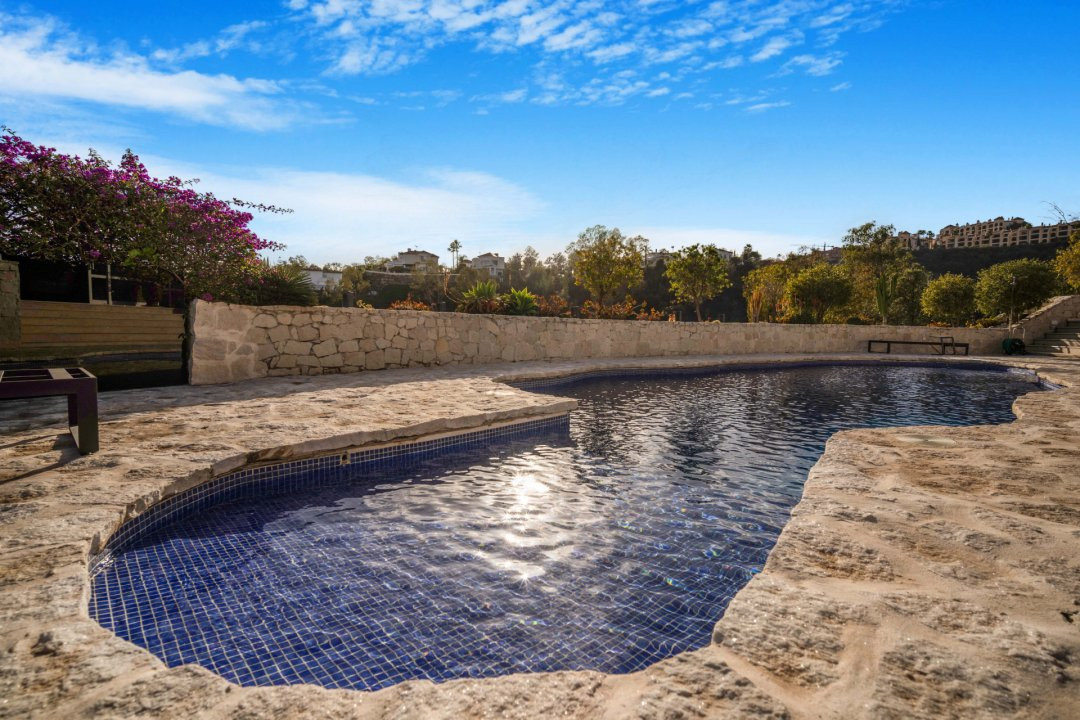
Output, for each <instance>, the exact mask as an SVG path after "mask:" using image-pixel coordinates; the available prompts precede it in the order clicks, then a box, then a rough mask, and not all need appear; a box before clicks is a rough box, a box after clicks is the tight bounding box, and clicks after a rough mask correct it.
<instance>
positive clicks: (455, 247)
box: [446, 238, 461, 268]
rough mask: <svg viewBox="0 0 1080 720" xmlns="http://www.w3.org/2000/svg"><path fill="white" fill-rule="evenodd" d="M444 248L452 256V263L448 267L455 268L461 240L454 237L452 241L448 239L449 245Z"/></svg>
mask: <svg viewBox="0 0 1080 720" xmlns="http://www.w3.org/2000/svg"><path fill="white" fill-rule="evenodd" d="M446 249H447V250H448V251H449V252H450V254H451V255H452V256H453V258H454V264H453V265H451V266H450V267H451V268H457V266H458V253H459V252H461V241H460V240H458V239H457V238H454V239H453V240H452V241H450V246H449V247H448V248H446Z"/></svg>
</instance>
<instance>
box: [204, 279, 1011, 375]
mask: <svg viewBox="0 0 1080 720" xmlns="http://www.w3.org/2000/svg"><path fill="white" fill-rule="evenodd" d="M192 314H193V328H194V333H195V342H194V346H193V350H192V362H191V378H190V380H191V383H192V384H193V385H205V384H212V383H224V382H235V381H238V380H247V379H249V378H256V377H265V376H279V375H321V374H326V373H347V372H359V371H361V370H382V369H383V368H393V367H413V366H418V365H429V366H430V365H458V364H470V363H492V362H521V361H528V360H578V359H586V358H617V357H650V356H672V355H744V354H760V353H843V352H865V350H866V341H867V340H870V339H876V338H879V337H886V338H890V339H894V340H928V339H933V338H934V337H936V336H937V335H951V336H953V337H955V339H956V341H957V342H966V343H970V344H971V353H972V354H974V355H979V354H997V353H999V352H1000V347H1001V341H1002V340H1003V339H1004V338H1005V331H1004V330H998V329H977V328H927V327H887V328H886V327H880V326H858V325H774V324H770V323H751V324H747V323H671V322H647V321H637V320H579V319H570V318H534V317H508V316H504V315H466V314H462V313H436V312H416V311H410V310H364V309H354V308H330V307H303V308H301V307H285V306H272V307H249V306H244V305H229V304H225V303H208V302H204V301H202V300H198V301H196V302H195V304H194V307H193V308H192ZM905 350H909V351H911V352H923V353H925V352H928V351H929V348H927V347H921V348H920V347H911V348H903V347H900V348H895V351H896V352H904V351H905Z"/></svg>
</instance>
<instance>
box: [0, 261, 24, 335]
mask: <svg viewBox="0 0 1080 720" xmlns="http://www.w3.org/2000/svg"><path fill="white" fill-rule="evenodd" d="M19 334H20V325H19V263H17V262H13V261H11V260H0V345H5V344H8V343H17V342H19Z"/></svg>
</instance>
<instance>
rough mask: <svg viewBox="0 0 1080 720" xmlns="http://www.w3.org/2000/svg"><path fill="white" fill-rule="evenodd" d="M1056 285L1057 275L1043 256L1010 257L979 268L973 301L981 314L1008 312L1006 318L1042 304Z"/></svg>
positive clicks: (1050, 295)
mask: <svg viewBox="0 0 1080 720" xmlns="http://www.w3.org/2000/svg"><path fill="white" fill-rule="evenodd" d="M1057 289H1058V276H1057V274H1056V273H1055V272H1054V269H1053V267H1051V265H1050V263H1048V262H1044V261H1042V260H1031V259H1029V258H1025V259H1021V260H1010V261H1008V262H1003V263H998V264H997V265H991V266H990V267H988V268H985V269H983V270H980V271H979V280H978V282H976V283H975V305H976V307H978V309H979V312H981V313H982V314H983V315H1007V316H1008V317H1009V321H1010V322H1012V320H1013V318H1015V317H1019V316H1022V315H1023V314H1024V313H1026V312H1027V311H1029V310H1034V309H1035V308H1037V307H1039V306H1040V305H1042V304H1043V303H1044V302H1046V301H1047V300H1049V299H1050V298H1051V297H1053V295H1054V293H1055V292H1057Z"/></svg>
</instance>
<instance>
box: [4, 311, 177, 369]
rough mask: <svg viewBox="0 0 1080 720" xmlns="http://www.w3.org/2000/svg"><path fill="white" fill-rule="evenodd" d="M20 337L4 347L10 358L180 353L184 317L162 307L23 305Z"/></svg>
mask: <svg viewBox="0 0 1080 720" xmlns="http://www.w3.org/2000/svg"><path fill="white" fill-rule="evenodd" d="M20 310H21V312H20V315H21V320H20V325H21V331H22V332H21V338H20V339H19V340H18V341H17V343H15V344H8V345H5V346H4V347H3V349H2V351H0V354H2V355H3V356H4V357H5V358H6V359H15V360H31V359H44V358H72V357H84V356H93V355H111V354H125V353H145V352H179V351H180V345H181V335H182V333H183V331H184V316H183V314H181V313H180V312H179V311H173V310H171V309H168V308H160V307H133V306H125V305H90V304H85V303H64V302H39V301H33V300H23V301H22V303H21V308H20Z"/></svg>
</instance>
